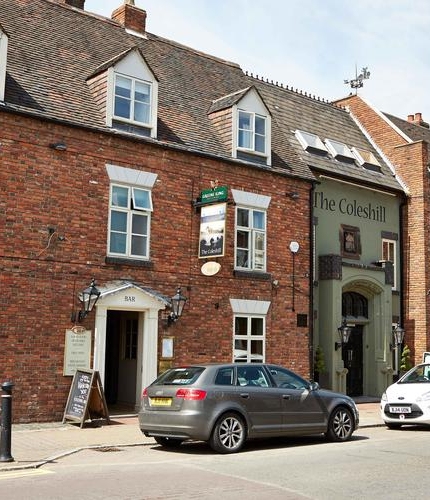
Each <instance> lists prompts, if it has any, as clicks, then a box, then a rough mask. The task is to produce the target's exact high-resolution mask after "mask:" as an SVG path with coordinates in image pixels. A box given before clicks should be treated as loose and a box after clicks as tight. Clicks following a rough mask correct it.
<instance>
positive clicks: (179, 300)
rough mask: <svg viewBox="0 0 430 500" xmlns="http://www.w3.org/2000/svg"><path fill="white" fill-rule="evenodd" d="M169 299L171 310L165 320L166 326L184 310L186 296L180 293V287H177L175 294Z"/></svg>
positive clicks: (175, 319)
mask: <svg viewBox="0 0 430 500" xmlns="http://www.w3.org/2000/svg"><path fill="white" fill-rule="evenodd" d="M170 300H171V301H172V312H171V313H170V316H169V317H168V320H167V325H168V326H170V325H171V324H172V323H174V322H175V321H177V320H178V318H180V317H181V316H182V311H183V310H184V306H185V302H186V301H187V298H186V297H184V296H183V295H182V291H181V287H179V288H178V289H177V290H176V294H175V295H174V296H173V297H172V298H171V299H170Z"/></svg>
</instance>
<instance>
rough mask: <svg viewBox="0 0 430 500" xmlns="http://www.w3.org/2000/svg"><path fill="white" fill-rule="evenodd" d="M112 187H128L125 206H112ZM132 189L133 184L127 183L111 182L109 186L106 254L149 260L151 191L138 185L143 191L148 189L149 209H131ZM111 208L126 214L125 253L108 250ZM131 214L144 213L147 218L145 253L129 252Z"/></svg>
mask: <svg viewBox="0 0 430 500" xmlns="http://www.w3.org/2000/svg"><path fill="white" fill-rule="evenodd" d="M113 187H122V188H127V189H128V199H127V208H125V207H115V206H112V191H113ZM132 189H133V186H130V185H127V184H118V183H115V182H112V183H111V184H110V187H109V217H108V237H107V255H108V256H109V257H120V258H123V259H136V260H150V251H151V211H152V192H151V190H150V189H145V188H142V187H138V189H142V190H143V191H145V190H146V191H148V192H149V198H150V200H151V201H150V204H151V210H149V209H148V210H134V209H133V210H132V209H131V205H130V201H131V196H132V194H131V190H132ZM112 210H115V211H117V212H125V213H126V214H127V239H126V252H125V253H117V252H111V250H110V240H111V215H112ZM133 214H137V215H143V214H145V215H146V216H147V218H148V224H147V227H148V234H147V235H146V255H144V256H143V255H134V254H132V253H131V240H132V232H131V228H132V218H133Z"/></svg>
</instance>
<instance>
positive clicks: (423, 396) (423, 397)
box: [417, 391, 430, 402]
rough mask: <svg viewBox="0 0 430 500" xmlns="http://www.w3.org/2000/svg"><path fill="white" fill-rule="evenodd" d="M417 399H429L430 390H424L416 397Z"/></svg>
mask: <svg viewBox="0 0 430 500" xmlns="http://www.w3.org/2000/svg"><path fill="white" fill-rule="evenodd" d="M419 401H430V391H429V392H425V393H424V394H421V396H418V397H417V402H419Z"/></svg>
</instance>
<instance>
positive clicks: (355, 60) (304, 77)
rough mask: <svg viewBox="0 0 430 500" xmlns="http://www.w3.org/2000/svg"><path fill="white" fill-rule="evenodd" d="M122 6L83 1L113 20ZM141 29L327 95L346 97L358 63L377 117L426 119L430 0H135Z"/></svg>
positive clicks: (107, 0) (117, 1)
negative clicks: (141, 12) (143, 19)
mask: <svg viewBox="0 0 430 500" xmlns="http://www.w3.org/2000/svg"><path fill="white" fill-rule="evenodd" d="M122 3H123V0H86V4H85V9H86V10H88V11H91V12H95V13H97V14H101V15H104V16H107V17H110V15H111V13H112V11H113V10H114V9H115V8H117V7H119V6H120V5H121V4H122ZM135 3H136V6H137V7H140V8H143V9H145V10H146V11H147V30H148V31H149V32H151V33H154V34H156V35H159V36H163V37H165V38H168V39H170V40H174V41H176V42H179V43H182V44H184V45H188V46H190V47H193V48H195V49H197V50H200V51H202V52H206V53H209V54H212V55H215V56H218V57H221V58H223V59H227V60H229V61H234V62H236V63H238V64H239V65H240V66H241V68H242V69H243V70H248V71H249V72H251V73H253V74H254V75H259V76H264V78H268V79H269V80H274V81H278V82H279V83H280V82H282V83H283V84H284V85H289V86H293V87H294V88H298V89H302V90H303V91H306V92H308V93H309V92H310V93H311V94H315V95H318V96H320V97H323V98H325V99H330V100H333V99H337V98H340V97H344V96H345V95H348V94H349V92H351V89H350V87H349V86H347V85H345V84H344V80H345V79H351V78H354V77H355V67H356V65H357V67H358V70H359V73H360V70H361V68H363V67H368V69H369V71H370V78H369V80H366V81H365V84H364V87H363V88H362V89H360V90H359V94H360V95H362V96H363V97H364V98H366V99H367V100H368V101H369V102H370V103H371V104H373V105H374V106H376V107H377V108H378V109H380V110H381V111H385V112H387V113H391V114H394V115H397V116H399V117H400V118H404V119H406V117H407V115H408V114H413V113H417V112H421V113H423V119H424V120H425V121H428V122H430V99H429V92H428V87H429V83H430V29H429V27H430V2H429V1H428V0H356V1H355V2H351V1H346V0H263V1H261V0H259V1H257V0H135Z"/></svg>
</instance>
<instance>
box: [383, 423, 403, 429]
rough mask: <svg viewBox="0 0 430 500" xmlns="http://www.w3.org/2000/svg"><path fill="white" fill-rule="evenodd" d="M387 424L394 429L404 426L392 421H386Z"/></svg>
mask: <svg viewBox="0 0 430 500" xmlns="http://www.w3.org/2000/svg"><path fill="white" fill-rule="evenodd" d="M385 425H386V426H387V427H388V428H389V429H392V430H399V429H400V428H401V427H402V424H396V423H392V422H385Z"/></svg>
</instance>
